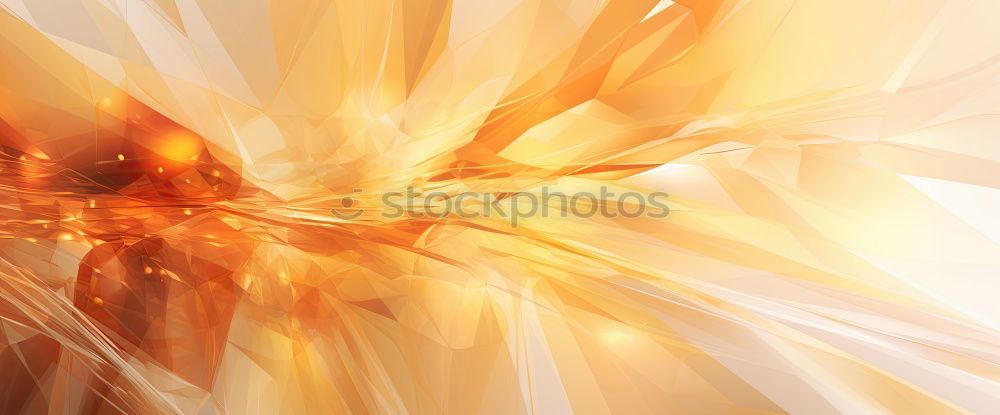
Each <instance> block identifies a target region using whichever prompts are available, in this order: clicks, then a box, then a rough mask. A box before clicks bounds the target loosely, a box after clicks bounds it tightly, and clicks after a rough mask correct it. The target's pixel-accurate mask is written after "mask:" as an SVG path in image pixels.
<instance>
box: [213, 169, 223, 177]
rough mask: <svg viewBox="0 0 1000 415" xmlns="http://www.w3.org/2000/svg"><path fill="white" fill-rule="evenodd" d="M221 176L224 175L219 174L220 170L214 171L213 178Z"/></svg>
mask: <svg viewBox="0 0 1000 415" xmlns="http://www.w3.org/2000/svg"><path fill="white" fill-rule="evenodd" d="M220 174H222V173H219V171H218V170H212V175H213V176H215V177H219V175H220Z"/></svg>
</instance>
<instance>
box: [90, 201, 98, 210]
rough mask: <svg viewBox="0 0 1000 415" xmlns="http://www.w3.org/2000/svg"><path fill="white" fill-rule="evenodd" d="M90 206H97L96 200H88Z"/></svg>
mask: <svg viewBox="0 0 1000 415" xmlns="http://www.w3.org/2000/svg"><path fill="white" fill-rule="evenodd" d="M90 207H91V208H94V207H97V201H96V200H91V201H90Z"/></svg>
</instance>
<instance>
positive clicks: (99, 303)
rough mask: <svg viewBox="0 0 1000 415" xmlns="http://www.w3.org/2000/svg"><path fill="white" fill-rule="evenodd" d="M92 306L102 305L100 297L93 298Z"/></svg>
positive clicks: (102, 301)
mask: <svg viewBox="0 0 1000 415" xmlns="http://www.w3.org/2000/svg"><path fill="white" fill-rule="evenodd" d="M94 304H97V305H104V300H102V299H101V297H94Z"/></svg>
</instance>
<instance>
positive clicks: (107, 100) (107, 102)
mask: <svg viewBox="0 0 1000 415" xmlns="http://www.w3.org/2000/svg"><path fill="white" fill-rule="evenodd" d="M101 105H104V106H105V107H110V106H111V98H108V97H104V99H102V100H101Z"/></svg>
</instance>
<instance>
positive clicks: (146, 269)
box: [142, 266, 153, 275]
mask: <svg viewBox="0 0 1000 415" xmlns="http://www.w3.org/2000/svg"><path fill="white" fill-rule="evenodd" d="M142 273H143V274H146V275H149V274H152V273H153V269H152V268H150V267H149V266H146V268H143V269H142Z"/></svg>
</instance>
